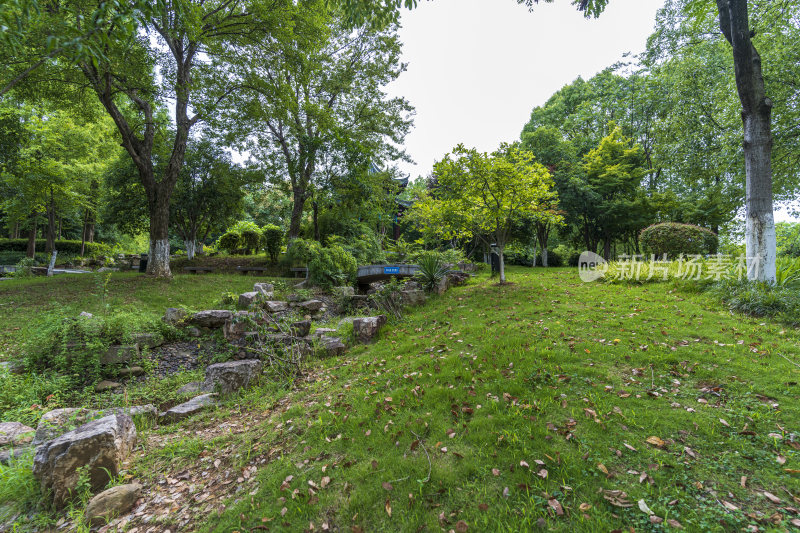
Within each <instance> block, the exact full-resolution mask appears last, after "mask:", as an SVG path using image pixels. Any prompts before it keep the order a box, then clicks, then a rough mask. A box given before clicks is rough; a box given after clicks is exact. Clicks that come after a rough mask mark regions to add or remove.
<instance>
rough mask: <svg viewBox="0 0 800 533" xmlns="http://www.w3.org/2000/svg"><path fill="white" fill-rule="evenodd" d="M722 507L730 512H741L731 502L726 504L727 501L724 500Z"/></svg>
mask: <svg viewBox="0 0 800 533" xmlns="http://www.w3.org/2000/svg"><path fill="white" fill-rule="evenodd" d="M722 506H723V507H724V508H725V509H727V510H729V511H738V510H739V508H738V507H736V506H735V505H733V504H732V503H731V502H726V501H725V500H722Z"/></svg>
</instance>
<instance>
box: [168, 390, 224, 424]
mask: <svg viewBox="0 0 800 533" xmlns="http://www.w3.org/2000/svg"><path fill="white" fill-rule="evenodd" d="M216 396H217V395H216V394H203V395H202V396H195V397H194V398H192V399H191V400H189V401H188V402H185V403H182V404H180V405H176V406H175V407H173V408H172V409H170V410H168V411H167V412H166V413H163V414H162V415H161V416H160V418H161V421H162V422H177V421H178V420H183V419H184V418H188V417H190V416H192V415H193V414H195V413H199V412H200V411H202V410H203V409H205V408H206V407H209V406H211V405H214V404H215V403H217V400H216Z"/></svg>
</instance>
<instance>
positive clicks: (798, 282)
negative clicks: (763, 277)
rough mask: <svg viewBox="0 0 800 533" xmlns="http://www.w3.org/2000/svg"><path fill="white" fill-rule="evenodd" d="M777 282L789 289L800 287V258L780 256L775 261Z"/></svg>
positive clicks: (778, 284) (779, 285)
mask: <svg viewBox="0 0 800 533" xmlns="http://www.w3.org/2000/svg"><path fill="white" fill-rule="evenodd" d="M775 284H776V285H777V286H778V287H785V288H787V289H795V290H798V289H800V258H796V259H791V258H788V257H779V258H778V260H777V261H776V262H775Z"/></svg>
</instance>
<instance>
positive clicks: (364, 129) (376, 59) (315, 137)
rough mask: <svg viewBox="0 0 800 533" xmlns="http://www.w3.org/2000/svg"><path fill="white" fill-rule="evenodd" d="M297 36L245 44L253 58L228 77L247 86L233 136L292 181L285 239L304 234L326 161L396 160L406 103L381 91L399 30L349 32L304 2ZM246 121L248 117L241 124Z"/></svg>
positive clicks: (296, 18)
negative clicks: (346, 156) (355, 157)
mask: <svg viewBox="0 0 800 533" xmlns="http://www.w3.org/2000/svg"><path fill="white" fill-rule="evenodd" d="M291 18H292V21H291V25H292V27H294V28H295V29H294V32H293V33H292V34H291V35H288V36H284V37H283V38H281V39H275V40H270V41H264V42H262V43H259V44H258V45H253V46H249V47H247V49H246V50H247V55H248V56H249V57H250V58H251V60H250V62H249V63H248V64H246V65H244V64H243V65H240V67H241V68H239V69H237V70H236V71H235V73H232V76H234V77H235V79H236V81H235V83H238V84H239V85H241V86H242V87H244V88H245V90H244V91H243V92H241V93H240V94H239V95H237V98H235V99H234V100H233V101H232V102H233V104H234V107H232V108H231V109H230V112H229V120H228V121H227V124H228V125H229V126H230V128H231V130H232V131H233V132H234V133H233V134H232V137H235V138H238V139H244V140H245V141H244V142H243V143H241V148H245V149H247V150H249V151H250V152H251V153H252V154H253V155H254V156H255V157H257V158H258V159H259V160H260V161H261V162H262V164H263V165H264V166H265V167H266V168H267V169H269V174H270V175H272V176H275V177H276V178H277V179H278V180H285V181H286V182H288V184H289V186H290V190H291V194H292V199H293V207H292V214H291V219H290V222H289V230H288V237H289V239H290V240H291V239H294V238H296V237H298V236H299V234H300V225H301V221H302V217H303V211H304V207H305V204H306V201H307V200H308V199H310V198H312V197H313V195H314V193H315V185H316V183H315V181H316V180H317V178H318V176H319V170H320V167H321V166H322V163H323V159H325V158H326V157H328V158H329V157H331V155H332V154H333V153H347V152H350V153H352V152H357V153H358V154H360V160H361V161H364V160H379V161H386V160H396V159H399V158H402V157H404V154H403V153H402V151H400V150H399V149H398V148H397V145H399V144H400V143H401V142H402V140H403V138H404V137H405V134H406V132H407V131H408V129H409V127H410V120H409V119H408V115H409V114H410V111H411V107H410V106H409V105H408V102H406V100H404V99H402V98H387V97H386V94H385V92H384V90H383V87H384V86H385V85H386V84H388V83H389V82H391V81H392V80H394V79H396V78H397V77H398V76H399V75H400V73H401V72H402V71H403V70H404V68H405V67H404V65H402V64H401V63H400V62H399V60H400V43H399V41H398V39H397V36H396V34H395V28H394V27H391V28H389V29H386V30H371V29H368V28H359V29H356V30H354V31H352V32H351V31H350V30H348V29H346V28H345V26H344V25H343V24H342V23H341V21H340V20H338V19H336V18H333V17H332V16H331V15H330V14H328V12H327V11H326V9H325V6H324V4H323V3H322V2H301V3H299V4H298V5H297V6H296V10H295V11H294V12H293V14H292V17H291ZM242 115H244V118H242Z"/></svg>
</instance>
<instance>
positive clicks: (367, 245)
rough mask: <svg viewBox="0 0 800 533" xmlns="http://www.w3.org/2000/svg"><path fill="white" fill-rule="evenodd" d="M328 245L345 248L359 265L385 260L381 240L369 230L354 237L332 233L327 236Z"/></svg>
mask: <svg viewBox="0 0 800 533" xmlns="http://www.w3.org/2000/svg"><path fill="white" fill-rule="evenodd" d="M328 243H329V244H330V245H338V246H341V247H342V248H344V249H345V250H347V251H348V252H349V253H350V254H352V256H353V257H355V258H356V262H357V263H358V264H359V265H375V264H381V263H385V262H386V256H385V255H384V253H383V250H382V249H381V241H380V239H378V237H377V236H376V235H375V233H373V232H371V231H367V232H364V233H362V234H361V235H359V236H358V237H354V238H346V237H343V236H341V235H332V236H331V237H329V238H328Z"/></svg>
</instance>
